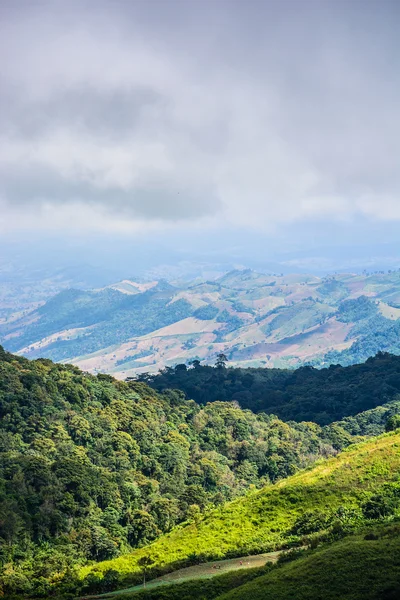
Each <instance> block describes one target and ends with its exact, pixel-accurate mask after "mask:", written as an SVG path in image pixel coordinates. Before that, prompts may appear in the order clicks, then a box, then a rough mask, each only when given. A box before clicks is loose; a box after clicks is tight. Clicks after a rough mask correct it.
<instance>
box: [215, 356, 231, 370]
mask: <svg viewBox="0 0 400 600" xmlns="http://www.w3.org/2000/svg"><path fill="white" fill-rule="evenodd" d="M227 362H228V358H227V357H226V356H225V354H223V352H221V353H220V354H217V360H216V361H215V366H216V368H217V369H225V367H226V363H227Z"/></svg>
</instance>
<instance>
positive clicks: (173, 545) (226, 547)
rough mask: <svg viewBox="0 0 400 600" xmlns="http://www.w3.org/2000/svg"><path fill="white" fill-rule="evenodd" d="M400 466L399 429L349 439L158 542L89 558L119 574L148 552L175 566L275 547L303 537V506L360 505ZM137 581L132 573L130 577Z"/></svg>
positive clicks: (98, 569)
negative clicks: (351, 442)
mask: <svg viewBox="0 0 400 600" xmlns="http://www.w3.org/2000/svg"><path fill="white" fill-rule="evenodd" d="M399 471H400V433H399V432H397V433H392V434H385V435H382V436H380V437H378V438H374V439H373V440H372V441H368V442H364V443H361V444H358V445H356V446H351V447H350V448H349V449H347V450H346V451H345V452H342V453H341V454H340V455H338V456H336V457H335V458H332V459H329V460H327V461H324V462H321V464H318V465H317V466H315V467H314V468H311V469H308V470H305V471H302V472H300V473H298V474H296V475H294V476H292V477H289V478H288V479H286V480H284V481H281V482H279V483H277V484H276V485H270V486H267V487H265V488H263V489H262V490H260V491H258V492H255V493H250V494H248V495H247V496H245V497H244V498H240V499H238V500H235V501H233V502H230V503H228V504H225V505H223V506H221V507H219V508H217V509H215V510H213V511H212V512H210V513H209V514H207V515H205V516H204V517H203V518H202V519H201V520H199V521H198V522H196V523H195V522H193V523H190V524H188V525H186V526H179V527H177V528H175V529H174V530H173V531H171V532H170V533H169V534H167V535H164V536H162V537H161V538H159V539H158V540H157V541H156V542H154V543H153V544H151V545H149V546H147V547H145V548H141V549H138V550H136V551H135V552H133V553H131V554H129V555H125V556H121V557H118V558H116V559H113V560H108V561H104V562H101V563H97V564H95V565H92V566H87V567H85V568H83V569H82V570H81V573H80V576H81V577H82V578H84V577H85V576H86V575H88V574H89V573H90V572H95V573H97V574H100V575H101V574H104V573H105V572H106V571H107V570H110V569H113V570H116V571H118V572H119V573H120V575H121V579H122V580H124V581H126V582H129V577H130V576H132V575H134V574H135V573H136V577H137V574H138V573H139V572H140V567H139V565H138V560H139V559H140V558H141V557H143V556H148V557H151V558H152V559H153V560H154V561H155V567H156V568H157V569H162V570H165V572H167V571H168V570H169V571H172V570H174V568H175V569H176V568H179V566H183V564H184V562H185V561H188V560H191V561H193V562H195V559H196V557H197V558H198V559H203V560H207V558H208V560H216V559H218V558H220V559H222V558H231V557H233V556H242V555H246V554H257V553H262V552H270V551H274V550H277V549H279V548H282V547H288V546H290V545H294V544H296V543H297V544H300V543H302V540H301V539H300V538H299V537H298V536H297V537H296V536H294V535H293V534H292V531H291V530H292V529H293V526H294V524H295V523H296V520H297V519H298V518H299V517H300V516H301V515H303V514H304V513H305V512H306V511H315V510H318V511H324V512H326V513H327V514H332V513H334V512H335V511H337V510H338V509H339V508H340V507H343V506H346V507H347V508H352V507H354V509H357V508H359V506H360V503H362V502H363V501H365V500H366V499H367V498H368V497H369V496H370V495H371V494H372V493H374V492H377V491H379V489H380V488H381V487H382V486H383V485H384V484H385V483H387V482H390V481H396V480H397V479H398V476H399ZM132 581H133V579H132Z"/></svg>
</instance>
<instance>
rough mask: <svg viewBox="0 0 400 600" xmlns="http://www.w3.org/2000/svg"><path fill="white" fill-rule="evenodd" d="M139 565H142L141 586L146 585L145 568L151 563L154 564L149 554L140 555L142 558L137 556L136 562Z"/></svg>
mask: <svg viewBox="0 0 400 600" xmlns="http://www.w3.org/2000/svg"><path fill="white" fill-rule="evenodd" d="M137 564H138V565H139V567H142V571H143V587H146V573H147V569H148V568H149V567H151V566H152V565H154V560H153V559H152V558H151V556H142V558H139V560H138V563H137Z"/></svg>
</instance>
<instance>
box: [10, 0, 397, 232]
mask: <svg viewBox="0 0 400 600" xmlns="http://www.w3.org/2000/svg"><path fill="white" fill-rule="evenodd" d="M399 26H400V2H399V1H398V0H393V1H391V0H362V1H358V0H333V1H332V2H331V1H329V0H316V1H313V0H279V1H278V0H141V1H136V0H112V1H111V0H110V1H106V0H93V1H91V2H89V1H88V2H85V1H83V0H81V1H79V2H78V1H77V2H74V1H72V0H68V2H66V1H65V0H62V1H57V0H51V1H48V2H47V1H40V0H29V1H28V0H26V1H25V2H23V1H21V0H2V2H1V3H0V57H1V58H0V208H1V210H0V231H3V232H4V231H6V229H8V230H10V229H11V230H14V231H18V230H21V229H24V230H26V229H27V230H28V231H29V230H35V231H37V230H38V229H44V230H46V229H49V230H52V231H54V230H61V231H64V232H65V231H69V230H77V229H78V230H83V231H90V230H100V231H104V230H106V231H116V232H118V231H127V232H130V231H140V232H143V231H150V232H153V231H157V230H158V231H161V230H162V231H164V232H165V231H168V230H169V229H171V230H172V231H175V232H176V231H177V230H178V231H179V228H185V230H186V231H187V230H188V229H190V228H193V229H196V228H201V229H202V230H203V231H208V230H209V231H213V232H215V231H218V230H222V229H224V228H225V229H227V228H231V229H235V230H239V231H240V230H241V229H243V230H246V231H247V232H248V231H251V230H252V229H253V230H257V231H258V232H260V231H261V232H262V231H265V232H273V231H277V230H279V228H281V227H282V228H284V227H288V226H290V227H292V228H293V224H294V226H295V227H298V228H301V227H305V226H306V227H308V228H309V227H310V223H311V224H312V223H313V222H318V223H321V222H322V223H323V222H326V223H329V222H332V221H337V222H338V223H339V224H340V223H345V224H346V230H347V231H348V228H349V224H350V225H351V223H354V224H356V223H357V222H360V220H362V221H365V222H366V223H367V222H368V221H373V220H376V219H378V220H379V221H381V222H382V226H384V225H385V223H386V222H389V221H390V222H393V221H397V220H398V221H399V222H400V168H399V167H400V164H399V163H400V108H399V98H400V55H399V48H400V43H399V36H398V32H399ZM399 224H400V223H399Z"/></svg>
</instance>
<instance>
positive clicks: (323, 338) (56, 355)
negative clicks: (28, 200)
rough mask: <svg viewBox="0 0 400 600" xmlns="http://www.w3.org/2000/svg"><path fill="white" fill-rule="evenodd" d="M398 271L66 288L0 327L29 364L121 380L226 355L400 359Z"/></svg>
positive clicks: (1, 337) (288, 363)
mask: <svg viewBox="0 0 400 600" xmlns="http://www.w3.org/2000/svg"><path fill="white" fill-rule="evenodd" d="M399 317H400V272H398V271H393V272H388V273H383V272H380V273H373V274H366V273H365V274H363V275H352V274H342V275H335V276H332V277H327V278H319V277H316V276H314V275H298V274H296V275H286V276H279V277H278V276H272V275H265V274H261V273H256V272H255V271H251V270H249V269H247V270H236V271H231V272H229V273H227V274H225V275H223V276H222V277H219V278H218V279H215V280H212V281H204V282H200V283H199V282H196V283H193V284H187V285H183V284H182V283H181V284H180V285H179V286H176V285H173V284H170V283H167V282H166V281H164V280H160V281H151V282H147V283H143V282H142V283H138V282H135V281H133V280H123V281H120V282H118V283H116V284H110V285H109V286H107V287H105V288H100V289H95V290H82V289H67V290H63V291H61V292H60V293H58V294H57V295H55V296H54V297H52V298H51V299H49V300H48V301H47V302H46V303H45V304H42V305H41V306H39V307H33V310H30V311H24V313H23V314H16V315H15V314H14V315H13V317H12V318H9V319H8V320H7V319H6V320H5V321H4V322H3V323H2V324H0V341H1V342H2V343H3V345H4V346H5V347H6V348H7V349H9V350H10V351H13V352H18V353H20V354H23V355H25V356H27V357H30V358H36V357H39V356H43V357H48V358H51V359H52V360H56V361H61V362H72V363H74V364H76V365H78V366H79V367H80V368H82V369H84V370H87V371H90V372H94V373H96V372H99V371H102V372H109V373H112V374H113V375H115V376H116V377H118V378H120V379H123V378H125V377H127V376H132V375H135V374H137V373H141V372H145V371H151V372H156V371H157V370H158V369H160V368H162V367H164V366H166V365H167V366H168V365H174V364H176V363H185V362H188V361H190V360H193V359H199V360H201V361H203V362H206V363H213V362H214V361H215V357H216V355H217V354H218V353H220V352H224V353H225V354H226V355H227V357H228V359H229V361H230V364H232V365H240V366H244V367H245V366H246V367H257V366H268V367H281V368H284V367H296V366H301V365H305V364H311V365H314V366H323V365H327V364H328V365H329V364H332V363H340V364H342V365H348V364H353V363H357V362H362V361H364V360H366V359H367V358H368V357H369V356H371V355H374V354H376V353H377V352H378V351H382V350H383V351H389V352H392V353H395V354H396V353H400V341H399V340H400V320H399Z"/></svg>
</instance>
